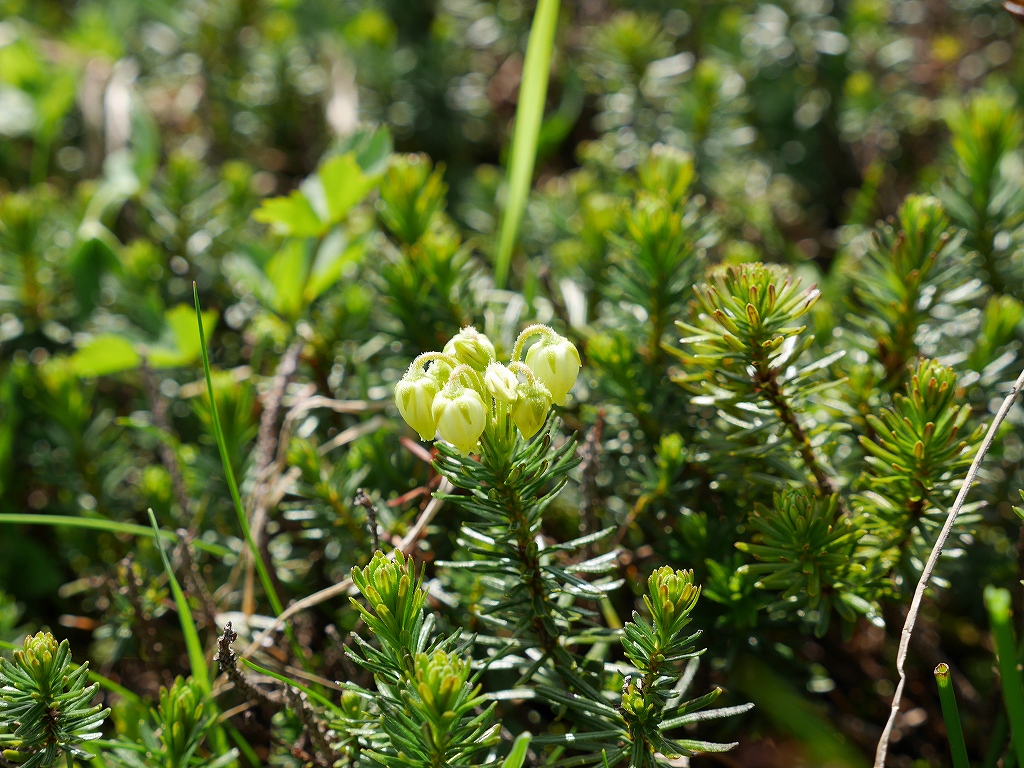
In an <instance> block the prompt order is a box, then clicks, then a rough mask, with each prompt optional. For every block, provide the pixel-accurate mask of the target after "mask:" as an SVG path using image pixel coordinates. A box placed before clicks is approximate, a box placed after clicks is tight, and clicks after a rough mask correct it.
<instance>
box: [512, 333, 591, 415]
mask: <svg viewBox="0 0 1024 768" xmlns="http://www.w3.org/2000/svg"><path fill="white" fill-rule="evenodd" d="M526 364H527V365H528V366H529V367H530V370H531V371H533V373H534V375H535V376H536V377H537V378H538V379H540V380H541V382H542V383H543V384H544V386H545V387H547V388H548V391H549V392H550V393H551V399H552V400H554V402H555V404H556V405H565V399H566V397H567V396H568V395H569V390H571V389H572V385H573V384H575V383H576V377H577V376H579V373H580V366H581V363H580V353H579V351H578V350H577V349H576V346H575V345H574V344H573V343H572V342H571V341H569V340H568V339H567V338H565V337H564V336H559V335H558V334H557V333H552V334H550V335H546V336H543V337H542V338H541V340H540V341H539V342H538V343H536V344H534V345H533V346H532V347H530V350H529V351H528V352H527V353H526Z"/></svg>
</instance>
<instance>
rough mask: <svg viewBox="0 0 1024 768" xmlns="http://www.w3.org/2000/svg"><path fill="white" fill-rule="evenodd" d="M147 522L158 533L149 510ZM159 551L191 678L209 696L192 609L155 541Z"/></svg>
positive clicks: (207, 672) (208, 672)
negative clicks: (197, 682)
mask: <svg viewBox="0 0 1024 768" xmlns="http://www.w3.org/2000/svg"><path fill="white" fill-rule="evenodd" d="M149 520H150V522H151V523H152V524H153V530H154V531H159V530H160V529H159V527H158V526H157V524H156V515H155V514H153V510H152V509H151V510H149ZM156 548H157V549H158V550H160V559H161V560H162V561H163V564H164V571H165V572H166V573H167V580H168V582H169V583H170V586H171V595H172V596H173V597H174V604H175V605H176V606H177V608H178V621H179V623H180V624H181V634H182V635H183V636H184V637H185V649H186V650H187V651H188V663H189V666H190V667H191V669H192V677H193V679H195V680H198V681H199V683H200V685H201V686H202V689H203V693H205V694H206V695H207V696H209V695H210V694H211V693H212V692H213V687H212V681H211V680H210V668H209V666H208V665H207V664H206V654H205V653H204V652H203V644H202V643H201V642H200V641H199V631H198V630H197V629H196V622H195V620H194V619H193V618H192V609H191V608H190V607H189V604H188V599H187V598H186V597H185V593H184V592H183V591H182V589H181V585H180V584H179V583H178V579H177V577H176V576H175V575H174V569H173V568H171V561H170V560H169V559H168V557H167V552H165V551H164V545H163V543H162V542H160V541H159V539H158V540H157V547H156Z"/></svg>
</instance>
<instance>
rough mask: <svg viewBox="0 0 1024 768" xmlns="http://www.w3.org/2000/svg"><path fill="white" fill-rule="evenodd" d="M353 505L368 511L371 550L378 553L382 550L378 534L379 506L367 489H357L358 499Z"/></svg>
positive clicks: (367, 521)
mask: <svg viewBox="0 0 1024 768" xmlns="http://www.w3.org/2000/svg"><path fill="white" fill-rule="evenodd" d="M352 503H353V504H357V505H358V506H360V507H362V508H363V509H365V510H366V527H367V528H368V529H369V531H370V549H371V550H372V551H373V552H376V551H377V550H378V549H380V534H379V533H377V506H376V505H375V504H374V503H373V499H371V498H370V495H369V494H368V493H367V492H366V489H365V488H356V497H355V498H354V499H353V500H352Z"/></svg>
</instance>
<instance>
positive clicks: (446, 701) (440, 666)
mask: <svg viewBox="0 0 1024 768" xmlns="http://www.w3.org/2000/svg"><path fill="white" fill-rule="evenodd" d="M413 664H414V665H415V681H416V689H417V691H418V692H419V694H420V698H422V699H423V703H424V704H425V705H426V708H427V711H428V712H429V714H430V717H431V719H432V720H434V721H435V722H439V723H446V722H450V721H451V720H454V719H455V718H454V710H455V709H456V708H457V707H458V705H459V699H460V694H461V693H462V689H463V687H464V686H465V685H466V681H467V680H468V679H469V672H470V668H469V664H467V663H466V661H465V659H462V658H461V657H459V656H458V655H457V654H454V653H446V652H445V651H442V650H435V651H432V652H430V653H417V654H416V655H415V656H414V657H413Z"/></svg>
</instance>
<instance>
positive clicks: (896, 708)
mask: <svg viewBox="0 0 1024 768" xmlns="http://www.w3.org/2000/svg"><path fill="white" fill-rule="evenodd" d="M1021 386H1024V371H1021V372H1020V376H1018V377H1017V380H1016V381H1015V382H1014V383H1013V386H1012V387H1011V388H1010V393H1009V394H1008V395H1007V396H1006V399H1005V400H1003V404H1002V405H1001V406H999V411H998V412H997V413H996V416H995V418H994V419H993V420H992V425H991V426H990V427H989V428H988V432H986V433H985V439H984V440H983V441H982V443H981V448H980V449H979V450H978V453H977V455H975V457H974V461H973V462H971V468H970V469H968V470H967V477H965V478H964V482H963V485H961V486H960V492H959V493H958V494H957V495H956V501H954V502H953V506H952V507H951V508H950V510H949V514H948V515H947V516H946V522H945V523H944V524H943V526H942V530H941V531H939V537H938V538H937V539H936V540H935V546H933V547H932V551H931V554H930V555H928V562H926V563H925V565H924V570H922V571H921V578H920V579H919V580H918V582H917V588H916V589H915V590H914V599H913V600H911V602H910V610H909V611H907V620H906V621H905V622H904V624H903V632H902V633H901V635H900V647H899V650H898V651H897V652H896V672H897V673H898V674H899V676H900V681H899V683H898V684H897V686H896V693H894V694H893V697H892V708H891V710H890V712H889V719H888V720H887V721H886V723H885V729H884V730H883V731H882V736H881V738H880V739H879V740H878V747H877V749H876V750H875V768H885V757H886V754H887V753H888V751H889V739H890V737H891V736H892V729H893V726H894V725H895V724H896V716H897V715H898V714H899V712H900V702H901V700H902V698H903V687H904V686H905V685H906V683H907V672H906V670H905V669H904V664H905V663H906V660H907V649H908V648H909V647H910V637H911V635H913V633H914V624H915V623H916V622H917V614H918V611H920V610H921V601H922V600H923V599H924V593H925V590H926V589H927V588H928V582H930V581H931V578H932V571H934V570H935V563H936V562H938V559H939V555H940V554H942V548H943V546H945V544H946V539H947V538H949V533H950V531H952V530H953V524H954V523H955V522H956V518H957V515H959V514H960V509H961V508H962V507H963V505H964V500H965V499H966V498H967V493H968V491H970V489H971V485H972V484H973V483H974V479H975V477H977V475H978V469H979V468H980V467H981V462H982V460H983V459H984V458H985V454H986V453H988V449H989V448H991V447H992V441H993V440H995V437H996V431H997V430H998V429H999V425H1000V424H1002V423H1003V419H1005V418H1006V414H1007V413H1008V412H1009V410H1010V406H1012V405H1013V401H1014V400H1016V399H1017V394H1018V393H1019V392H1020V388H1021Z"/></svg>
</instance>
